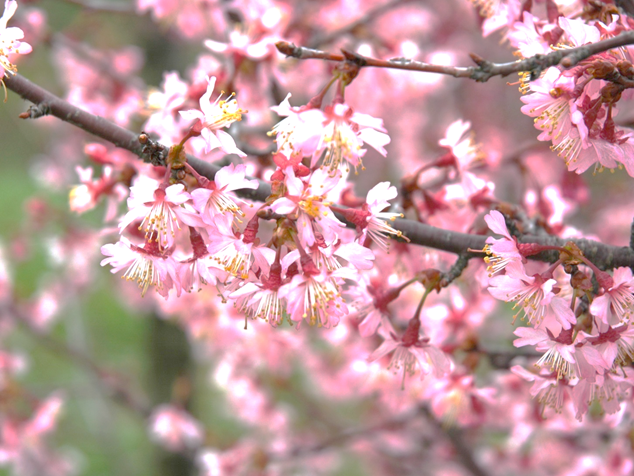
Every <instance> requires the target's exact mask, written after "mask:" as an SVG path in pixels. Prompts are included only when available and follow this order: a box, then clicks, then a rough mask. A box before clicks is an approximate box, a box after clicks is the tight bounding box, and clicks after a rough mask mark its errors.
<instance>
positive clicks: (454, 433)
mask: <svg viewBox="0 0 634 476" xmlns="http://www.w3.org/2000/svg"><path fill="white" fill-rule="evenodd" d="M419 409H420V411H421V413H423V414H424V415H425V416H426V417H427V419H428V420H429V422H430V423H432V424H433V425H434V426H435V427H436V428H437V429H438V430H439V431H442V432H443V433H444V434H445V436H446V437H447V439H448V440H449V441H450V442H451V444H452V445H453V447H454V449H455V450H456V453H457V454H458V458H459V459H460V462H461V463H462V465H463V466H464V467H465V469H466V470H467V471H469V472H470V473H471V474H473V476H488V473H487V472H486V471H484V470H483V469H482V468H481V467H480V464H479V463H478V462H477V461H476V460H475V458H474V457H473V454H472V451H471V448H469V446H468V445H467V443H466V442H465V441H464V439H463V438H462V433H461V432H460V430H459V429H458V428H456V427H454V426H446V425H443V424H442V423H441V422H439V421H438V420H437V419H436V417H435V416H434V414H433V413H432V412H431V411H430V410H429V408H427V406H425V405H421V406H420V407H419Z"/></svg>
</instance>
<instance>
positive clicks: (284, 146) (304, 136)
mask: <svg viewBox="0 0 634 476" xmlns="http://www.w3.org/2000/svg"><path fill="white" fill-rule="evenodd" d="M290 97H291V94H290V93H288V94H287V95H286V97H285V98H284V100H283V101H282V102H281V103H280V105H279V106H273V107H271V109H272V110H273V111H275V112H276V113H277V114H278V115H280V116H282V117H285V119H282V120H281V121H280V122H278V123H277V124H276V125H275V126H273V128H272V129H271V132H270V133H269V134H271V135H275V142H276V143H277V153H279V154H284V155H285V156H286V157H290V156H291V155H299V156H300V157H307V156H311V155H313V153H314V152H315V150H316V149H317V145H318V143H319V141H320V131H321V127H322V124H323V123H324V122H325V121H326V116H325V115H324V113H323V111H321V110H320V109H316V108H312V107H309V106H302V107H293V106H291V104H290V101H289V98H290Z"/></svg>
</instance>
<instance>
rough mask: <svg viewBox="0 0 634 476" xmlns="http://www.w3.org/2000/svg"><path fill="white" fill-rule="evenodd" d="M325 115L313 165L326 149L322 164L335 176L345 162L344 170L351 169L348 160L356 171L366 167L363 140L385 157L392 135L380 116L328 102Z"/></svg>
mask: <svg viewBox="0 0 634 476" xmlns="http://www.w3.org/2000/svg"><path fill="white" fill-rule="evenodd" d="M308 112H309V111H308ZM324 116H325V119H324V123H323V125H322V128H321V136H320V138H319V143H318V144H317V149H316V150H315V152H314V153H313V158H312V161H311V166H312V167H314V166H315V165H316V164H317V162H318V161H319V159H320V158H321V156H322V153H324V152H325V155H324V160H323V163H322V167H324V168H325V169H326V170H328V172H329V174H330V175H333V176H334V175H335V174H336V173H337V171H338V170H339V169H340V167H341V166H342V165H344V166H345V168H344V170H348V168H347V165H348V164H349V165H352V166H353V167H354V169H355V171H356V170H357V168H358V167H359V166H361V167H362V168H363V164H362V161H361V158H362V157H363V156H364V155H365V152H366V150H365V149H362V146H363V144H364V143H365V144H368V145H370V146H371V147H373V148H374V149H375V150H376V151H377V152H379V153H380V154H381V155H383V156H384V157H385V156H386V155H387V151H386V150H385V146H386V145H387V144H389V143H390V137H389V136H388V135H387V133H386V132H387V131H386V130H385V128H384V127H383V121H382V120H381V119H377V118H375V117H372V116H370V115H368V114H362V113H359V112H354V111H353V110H352V108H350V106H348V105H347V104H335V105H334V106H327V107H326V109H325V110H324Z"/></svg>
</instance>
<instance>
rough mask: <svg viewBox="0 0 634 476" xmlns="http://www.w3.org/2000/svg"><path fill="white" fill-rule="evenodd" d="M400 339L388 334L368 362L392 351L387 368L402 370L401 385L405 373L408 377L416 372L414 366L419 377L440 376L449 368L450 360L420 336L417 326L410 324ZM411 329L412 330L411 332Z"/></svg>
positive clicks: (427, 339) (403, 381)
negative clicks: (417, 370) (419, 374)
mask: <svg viewBox="0 0 634 476" xmlns="http://www.w3.org/2000/svg"><path fill="white" fill-rule="evenodd" d="M411 322H412V321H410V325H409V327H408V331H410V332H409V333H408V331H406V333H405V335H404V336H403V338H402V339H400V338H398V337H396V336H395V335H394V334H390V335H389V336H388V337H387V338H386V339H385V341H383V343H382V344H381V345H380V346H379V348H378V349H376V350H375V351H374V352H373V353H372V355H370V357H369V358H368V360H369V361H370V362H373V361H375V360H378V359H380V358H381V357H384V356H386V355H388V354H391V353H392V352H394V355H393V356H392V359H391V360H390V364H389V365H388V369H392V370H393V372H394V373H397V372H399V371H401V370H402V372H403V376H402V386H404V385H405V376H406V374H407V375H409V376H410V377H411V376H412V375H414V373H415V372H416V367H417V366H418V367H420V372H421V379H422V378H424V377H425V376H426V375H429V374H431V373H433V374H434V375H435V376H436V377H442V376H443V375H446V374H447V373H449V372H450V370H451V366H452V364H451V361H450V360H449V358H448V357H447V356H446V355H445V354H444V352H443V351H441V350H440V349H438V348H437V347H434V346H433V345H431V344H430V343H429V337H420V336H419V335H418V329H419V328H420V321H419V322H418V327H416V325H412V324H411ZM412 329H413V332H412Z"/></svg>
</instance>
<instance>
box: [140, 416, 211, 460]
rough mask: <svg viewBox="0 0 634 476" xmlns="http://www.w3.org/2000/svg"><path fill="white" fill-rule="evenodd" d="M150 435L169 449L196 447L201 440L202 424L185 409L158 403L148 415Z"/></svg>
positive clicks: (177, 449)
mask: <svg viewBox="0 0 634 476" xmlns="http://www.w3.org/2000/svg"><path fill="white" fill-rule="evenodd" d="M149 432H150V437H151V438H152V439H154V440H156V441H157V442H158V443H160V444H161V445H162V446H164V447H165V448H167V449H168V450H170V451H183V450H186V449H192V448H194V449H195V448H197V447H198V446H200V445H201V444H202V442H203V436H204V430H203V426H202V425H201V424H200V423H199V422H198V421H196V420H195V419H194V418H193V417H192V416H191V415H190V414H189V413H187V412H186V411H185V410H182V409H180V408H177V407H175V406H173V405H160V406H158V407H156V408H155V409H154V411H153V412H152V415H150V422H149Z"/></svg>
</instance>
